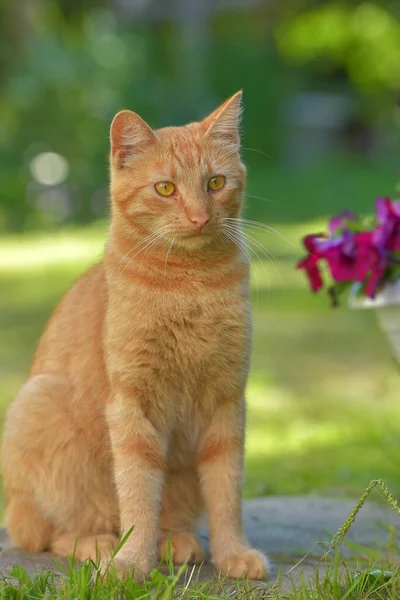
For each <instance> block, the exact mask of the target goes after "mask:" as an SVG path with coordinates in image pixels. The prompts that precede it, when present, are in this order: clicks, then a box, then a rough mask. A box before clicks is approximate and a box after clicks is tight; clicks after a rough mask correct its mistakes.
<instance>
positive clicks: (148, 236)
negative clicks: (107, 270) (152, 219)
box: [115, 225, 169, 271]
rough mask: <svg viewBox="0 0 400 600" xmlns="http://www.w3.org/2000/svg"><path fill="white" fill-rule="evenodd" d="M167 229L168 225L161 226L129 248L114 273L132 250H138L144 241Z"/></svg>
mask: <svg viewBox="0 0 400 600" xmlns="http://www.w3.org/2000/svg"><path fill="white" fill-rule="evenodd" d="M168 227H169V225H163V226H162V227H160V228H159V229H157V230H156V231H153V232H152V233H150V234H149V235H147V236H146V237H144V238H143V239H141V240H140V241H139V242H137V243H136V244H135V245H134V246H132V248H130V249H129V250H128V252H127V253H126V254H125V255H124V256H123V257H122V258H121V260H120V261H119V262H118V264H117V266H116V267H115V271H117V270H118V269H119V268H120V267H121V266H122V263H123V262H124V261H125V259H126V258H127V257H128V256H129V255H130V254H131V252H133V251H134V250H136V248H138V247H139V246H141V245H142V244H144V243H145V242H146V241H148V240H150V239H152V238H153V237H155V236H157V234H158V233H159V232H160V231H163V230H164V229H167V228H168Z"/></svg>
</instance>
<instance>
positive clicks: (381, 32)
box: [276, 0, 400, 92]
mask: <svg viewBox="0 0 400 600" xmlns="http://www.w3.org/2000/svg"><path fill="white" fill-rule="evenodd" d="M395 10H396V8H395V5H394V4H392V5H387V6H385V5H384V4H383V3H379V2H370V1H365V2H356V3H351V2H344V1H342V0H339V1H337V2H335V1H331V2H325V3H321V4H317V5H314V6H313V5H311V6H310V7H309V8H306V9H305V10H303V11H299V12H298V13H296V14H294V15H292V16H291V18H285V19H283V20H282V23H281V25H280V26H279V27H278V28H277V31H276V39H277V43H278V47H279V49H280V51H281V52H282V54H283V55H284V56H285V57H287V58H289V59H291V60H292V61H295V62H308V61H311V60H315V59H324V58H325V59H327V60H329V61H330V62H331V64H332V65H334V66H336V67H342V66H343V67H345V68H346V70H347V72H348V74H349V77H350V78H351V79H352V80H353V81H354V83H355V85H356V86H359V87H360V88H361V89H363V90H364V91H366V92H371V91H375V92H376V91H381V90H382V89H391V90H397V89H398V88H399V86H400V72H399V69H398V64H399V62H400V22H399V20H398V14H396V12H395Z"/></svg>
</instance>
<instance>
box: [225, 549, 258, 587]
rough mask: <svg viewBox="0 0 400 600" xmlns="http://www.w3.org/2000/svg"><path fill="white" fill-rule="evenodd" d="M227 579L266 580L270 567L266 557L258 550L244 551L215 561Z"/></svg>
mask: <svg viewBox="0 0 400 600" xmlns="http://www.w3.org/2000/svg"><path fill="white" fill-rule="evenodd" d="M214 562H215V564H216V566H217V567H218V568H219V570H220V571H221V574H222V575H223V576H226V577H234V578H236V579H237V578H239V577H246V578H248V579H257V580H263V579H266V577H267V575H268V571H269V565H268V561H267V559H266V557H265V556H264V555H263V554H262V553H261V552H259V551H258V550H252V549H251V548H248V549H244V550H242V551H240V552H238V553H235V554H231V555H230V556H228V557H227V558H223V559H222V560H220V561H219V560H215V561H214Z"/></svg>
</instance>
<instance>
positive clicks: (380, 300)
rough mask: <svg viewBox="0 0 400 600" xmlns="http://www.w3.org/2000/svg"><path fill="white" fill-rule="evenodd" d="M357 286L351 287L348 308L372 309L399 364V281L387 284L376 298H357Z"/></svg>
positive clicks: (358, 287) (358, 286)
mask: <svg viewBox="0 0 400 600" xmlns="http://www.w3.org/2000/svg"><path fill="white" fill-rule="evenodd" d="M359 289H360V285H359V284H355V285H354V286H353V287H352V290H351V293H350V298H349V306H350V308H353V309H363V308H364V309H365V308H374V309H375V310H376V315H377V318H378V322H379V324H380V326H381V329H382V331H383V332H384V333H385V335H386V338H387V340H388V342H389V344H390V346H391V348H392V350H393V353H394V355H395V357H396V359H397V361H398V362H399V363H400V280H398V281H396V283H389V284H387V285H386V286H385V287H384V288H383V289H382V290H381V291H380V292H379V294H377V295H376V298H373V299H371V298H368V297H367V296H357V292H358V290H359Z"/></svg>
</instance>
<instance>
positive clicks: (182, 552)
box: [158, 531, 204, 565]
mask: <svg viewBox="0 0 400 600" xmlns="http://www.w3.org/2000/svg"><path fill="white" fill-rule="evenodd" d="M158 553H159V556H160V558H161V559H164V560H167V561H168V560H170V559H172V561H173V563H174V564H175V565H182V564H183V563H189V564H199V563H201V562H203V560H204V550H203V548H202V546H201V544H200V542H199V540H198V539H197V537H196V536H195V535H194V533H191V532H190V531H176V532H173V533H170V534H169V535H168V536H165V537H163V538H162V539H161V540H160V543H159V546H158Z"/></svg>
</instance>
